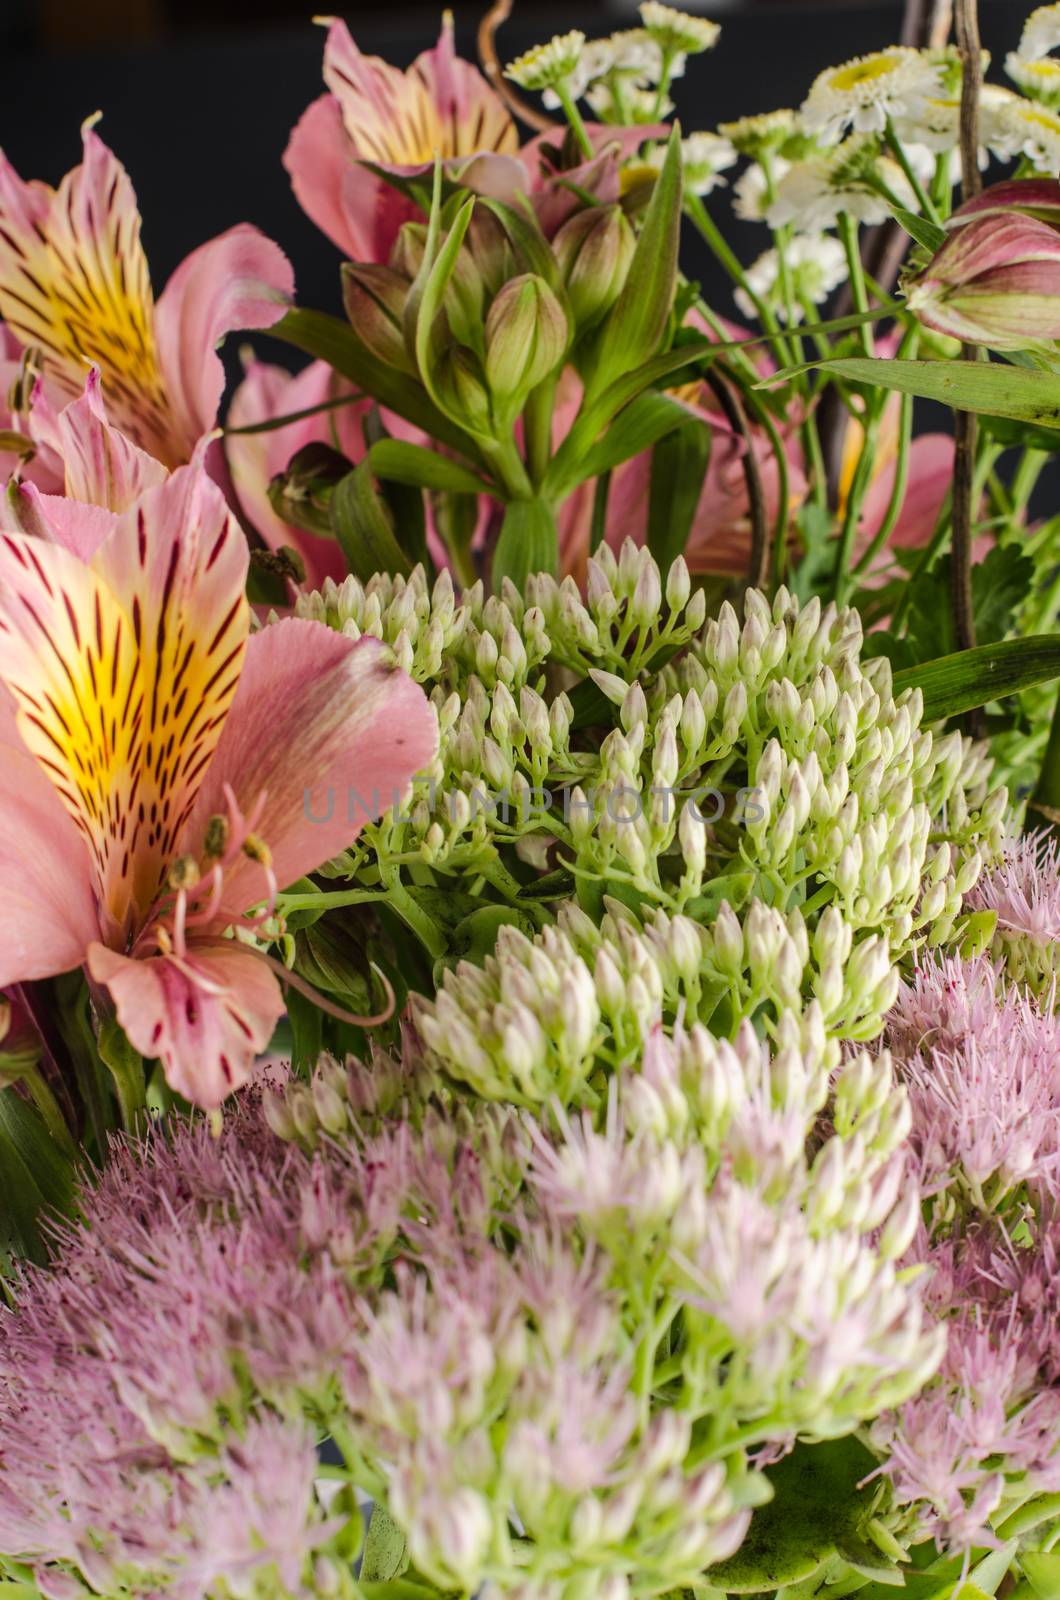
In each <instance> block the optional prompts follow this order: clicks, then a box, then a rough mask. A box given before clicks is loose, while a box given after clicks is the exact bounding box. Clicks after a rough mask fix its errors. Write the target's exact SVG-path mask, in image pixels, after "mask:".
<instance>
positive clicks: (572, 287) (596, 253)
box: [552, 206, 636, 333]
mask: <svg viewBox="0 0 1060 1600" xmlns="http://www.w3.org/2000/svg"><path fill="white" fill-rule="evenodd" d="M635 247H636V239H635V237H634V234H633V229H632V228H631V227H630V225H629V223H628V222H627V220H626V217H625V214H624V213H623V211H622V207H621V206H590V207H588V208H587V209H586V210H584V211H576V212H575V213H574V215H573V216H572V217H570V218H568V220H567V221H566V222H565V223H564V224H563V226H562V227H561V228H560V230H559V232H558V233H557V234H556V237H555V239H554V240H553V244H552V248H553V250H554V251H555V254H556V259H557V261H558V262H559V270H560V272H561V273H562V275H563V282H564V284H565V285H566V289H567V295H568V298H569V300H570V306H571V312H572V314H573V317H574V323H575V327H576V329H577V331H578V332H579V333H583V332H584V331H585V330H586V329H587V328H594V327H595V326H596V325H597V323H598V322H600V321H601V320H602V318H603V317H605V316H606V315H607V313H608V311H610V309H611V307H612V306H613V305H614V303H615V301H616V300H617V299H618V297H619V295H620V294H621V292H622V285H623V284H624V283H625V281H626V274H627V273H628V271H629V264H630V261H631V260H632V257H633V251H634V249H635Z"/></svg>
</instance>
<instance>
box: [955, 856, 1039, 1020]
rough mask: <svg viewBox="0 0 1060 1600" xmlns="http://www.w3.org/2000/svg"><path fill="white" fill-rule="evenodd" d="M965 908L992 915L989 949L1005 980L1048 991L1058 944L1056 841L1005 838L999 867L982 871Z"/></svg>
mask: <svg viewBox="0 0 1060 1600" xmlns="http://www.w3.org/2000/svg"><path fill="white" fill-rule="evenodd" d="M967 904H968V905H969V907H971V908H972V909H974V910H977V911H995V912H996V913H997V929H996V932H995V935H994V945H993V948H994V952H995V953H996V954H997V955H998V956H1000V957H1001V958H1002V959H1003V960H1004V962H1005V965H1006V968H1007V969H1008V972H1009V974H1010V976H1011V977H1012V978H1014V979H1015V980H1016V981H1017V982H1024V983H1028V984H1030V985H1031V986H1032V987H1034V988H1035V989H1039V990H1043V991H1044V990H1051V989H1052V986H1053V984H1054V982H1055V978H1056V974H1057V959H1056V951H1057V948H1058V945H1060V843H1058V841H1057V840H1056V839H1055V838H1054V837H1053V836H1052V835H1051V834H1049V833H1025V834H1021V835H1020V836H1019V837H1018V838H1015V839H1010V840H1009V841H1008V842H1007V844H1006V846H1005V853H1004V858H1003V860H1002V862H1001V864H1000V866H997V867H994V868H992V869H991V870H989V871H987V872H984V873H983V875H982V877H981V878H980V879H979V882H978V883H977V884H976V885H975V887H974V888H973V889H972V890H971V892H970V894H969V895H968V898H967Z"/></svg>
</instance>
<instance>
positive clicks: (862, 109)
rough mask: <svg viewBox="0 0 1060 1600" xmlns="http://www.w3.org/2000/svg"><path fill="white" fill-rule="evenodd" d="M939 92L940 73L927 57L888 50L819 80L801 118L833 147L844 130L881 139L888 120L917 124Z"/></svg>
mask: <svg viewBox="0 0 1060 1600" xmlns="http://www.w3.org/2000/svg"><path fill="white" fill-rule="evenodd" d="M941 89H942V80H941V76H940V68H939V66H938V65H937V64H936V63H935V62H934V61H932V60H931V58H930V56H929V55H928V54H927V52H924V51H920V50H913V49H910V48H909V47H907V46H905V45H890V46H888V48H887V49H886V50H877V51H875V52H873V54H871V55H867V56H856V57H855V58H854V59H853V60H852V61H846V62H844V63H843V65H842V66H840V67H828V68H826V70H825V71H824V72H822V73H820V74H818V76H817V77H816V78H815V79H814V82H813V85H812V87H811V89H810V92H809V94H808V95H807V96H806V99H805V101H804V102H803V106H802V118H803V122H804V124H805V126H806V128H807V129H808V130H809V131H810V132H811V133H816V134H817V135H818V136H819V137H820V138H821V139H822V140H824V142H825V143H827V144H834V143H835V142H836V141H837V140H838V139H840V138H841V137H842V136H843V134H844V133H845V132H846V131H847V130H848V129H853V130H854V132H855V133H882V132H883V131H884V129H885V128H886V126H887V122H888V119H893V118H896V117H903V118H915V117H916V116H917V115H919V113H920V110H921V108H922V107H923V106H924V104H925V102H927V101H928V100H930V99H931V97H932V96H933V95H938V94H939V93H940V92H941Z"/></svg>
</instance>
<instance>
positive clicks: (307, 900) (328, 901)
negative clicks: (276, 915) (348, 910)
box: [276, 889, 387, 914]
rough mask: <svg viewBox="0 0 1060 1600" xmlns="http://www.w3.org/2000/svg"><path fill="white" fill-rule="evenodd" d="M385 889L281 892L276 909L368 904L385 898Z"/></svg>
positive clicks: (328, 909) (328, 907)
mask: <svg viewBox="0 0 1060 1600" xmlns="http://www.w3.org/2000/svg"><path fill="white" fill-rule="evenodd" d="M386 898H387V892H386V890H385V889H336V890H334V891H329V892H327V893H321V894H281V895H277V897H276V910H277V911H278V912H280V913H281V914H282V913H285V912H288V911H332V910H334V909H335V908H336V907H337V906H361V905H367V904H368V903H369V902H370V901H372V900H385V899H386Z"/></svg>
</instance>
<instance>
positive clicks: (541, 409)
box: [523, 377, 558, 489]
mask: <svg viewBox="0 0 1060 1600" xmlns="http://www.w3.org/2000/svg"><path fill="white" fill-rule="evenodd" d="M557 382H558V378H557V377H551V378H546V379H545V381H544V382H543V383H539V384H538V386H537V388H536V389H532V390H531V391H530V394H529V395H528V396H527V401H526V405H525V406H524V407H523V427H524V429H525V435H526V464H527V467H528V468H529V471H530V482H531V483H532V484H533V486H534V488H535V489H536V488H538V487H539V485H540V483H541V480H542V479H543V478H544V476H545V473H546V472H547V471H548V464H549V462H550V461H551V459H552V411H553V407H554V405H555V399H556V384H557Z"/></svg>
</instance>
